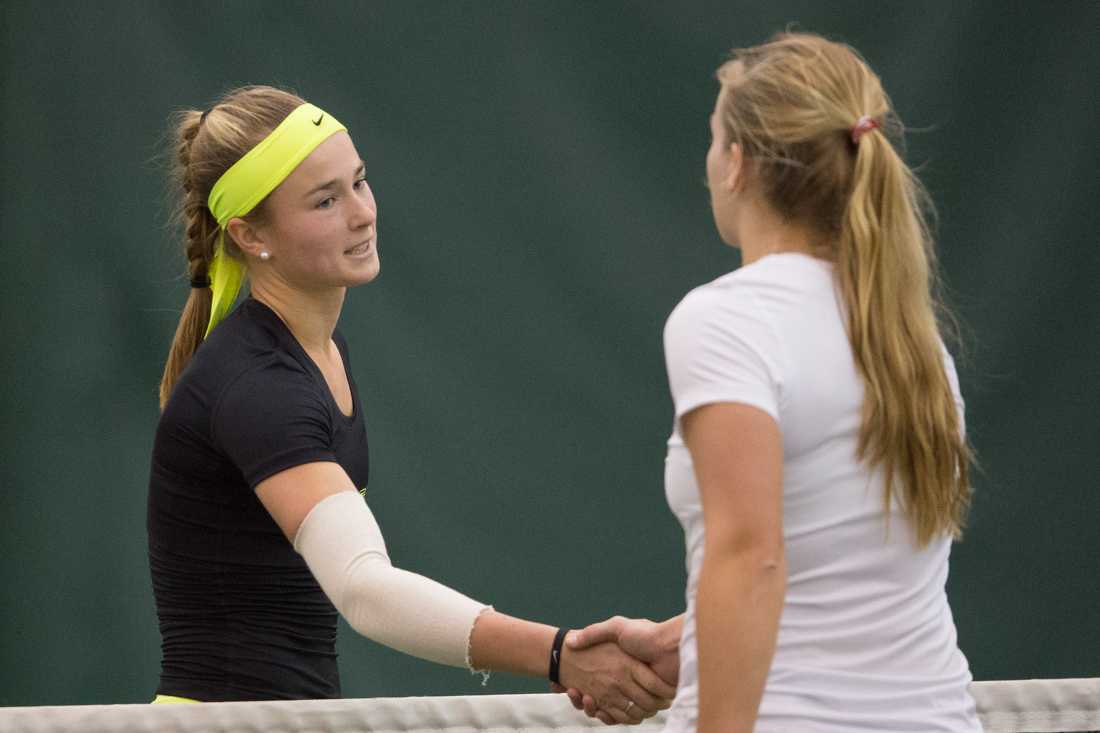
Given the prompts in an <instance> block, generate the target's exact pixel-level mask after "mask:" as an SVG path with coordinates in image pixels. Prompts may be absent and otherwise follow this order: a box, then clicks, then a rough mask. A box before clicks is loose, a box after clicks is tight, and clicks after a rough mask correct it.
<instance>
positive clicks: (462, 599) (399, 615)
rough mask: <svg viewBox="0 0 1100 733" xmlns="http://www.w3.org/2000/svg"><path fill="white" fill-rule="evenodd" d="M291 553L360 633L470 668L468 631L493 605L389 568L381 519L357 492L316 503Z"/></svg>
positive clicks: (403, 649) (426, 655) (424, 655)
mask: <svg viewBox="0 0 1100 733" xmlns="http://www.w3.org/2000/svg"><path fill="white" fill-rule="evenodd" d="M294 549H295V550H297V551H298V553H299V554H300V555H301V556H302V557H303V558H304V559H305V561H306V564H307V565H308V566H309V569H310V570H311V571H312V572H313V575H314V577H315V578H317V582H318V583H319V584H320V585H321V589H322V590H324V591H325V593H326V594H327V595H328V597H329V599H330V600H331V601H332V603H333V605H334V606H336V610H338V611H339V612H340V614H341V615H342V616H343V617H344V618H345V619H346V620H347V622H348V623H349V624H351V627H352V628H353V629H355V630H356V631H358V632H359V633H360V634H362V635H363V636H366V637H368V638H370V639H373V640H374V641H377V642H379V643H381V644H385V645H386V646H389V647H393V648H394V649H397V650H398V651H401V652H405V653H406V654H412V655H413V656H417V657H421V658H423V659H428V660H430V661H433V662H439V663H440V664H449V665H451V666H454V667H466V668H468V669H470V670H471V671H473V667H472V665H471V664H470V657H469V644H470V634H471V633H472V632H473V627H474V623H475V621H476V620H477V617H478V616H479V615H480V614H481V612H482V611H484V610H486V609H487V608H490V607H489V606H486V605H485V604H483V603H478V602H477V601H474V600H472V599H470V598H467V597H466V596H464V595H462V594H461V593H458V592H457V591H454V590H451V589H450V588H448V587H446V586H444V585H441V584H439V583H437V582H435V581H434V580H430V579H428V578H425V577H424V576H422V575H417V574H416V573H410V572H407V571H405V570H400V569H398V568H395V567H393V565H391V564H390V558H389V555H388V554H386V543H385V541H384V540H383V539H382V532H381V530H380V529H379V528H378V522H376V521H375V519H374V514H372V513H371V511H370V509H368V508H367V504H366V502H364V501H363V497H361V496H360V495H359V494H358V493H356V492H354V491H341V492H339V493H337V494H333V495H332V496H327V497H325V498H324V499H322V500H321V501H319V502H317V505H316V506H314V507H313V509H311V510H310V512H309V514H307V515H306V518H305V519H304V520H302V525H301V527H299V528H298V534H296V535H295V537H294Z"/></svg>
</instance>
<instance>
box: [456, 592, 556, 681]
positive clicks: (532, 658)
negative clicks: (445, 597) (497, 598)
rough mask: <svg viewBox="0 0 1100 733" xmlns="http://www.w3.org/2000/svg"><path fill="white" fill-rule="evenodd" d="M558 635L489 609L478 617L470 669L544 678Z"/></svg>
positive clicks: (538, 625)
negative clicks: (555, 636) (552, 647)
mask: <svg viewBox="0 0 1100 733" xmlns="http://www.w3.org/2000/svg"><path fill="white" fill-rule="evenodd" d="M556 632H557V629H555V628H554V627H553V626H547V625H546V624H540V623H535V622H533V621H524V620H523V619H518V618H515V617H513V616H508V615H507V614H503V613H499V612H497V611H494V610H492V609H490V610H488V611H485V612H483V613H482V614H481V616H479V617H478V619H477V622H476V623H475V624H474V629H473V633H472V634H471V635H470V663H471V666H472V667H473V668H474V669H483V670H492V671H494V672H509V673H511V674H519V675H526V676H531V677H545V676H546V674H547V672H548V670H549V666H550V647H551V646H552V644H553V642H554V634H555V633H556Z"/></svg>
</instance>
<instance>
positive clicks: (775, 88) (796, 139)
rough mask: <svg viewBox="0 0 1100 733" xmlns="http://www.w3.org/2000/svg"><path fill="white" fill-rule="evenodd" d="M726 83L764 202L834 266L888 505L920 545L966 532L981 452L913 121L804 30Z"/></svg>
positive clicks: (725, 98)
mask: <svg viewBox="0 0 1100 733" xmlns="http://www.w3.org/2000/svg"><path fill="white" fill-rule="evenodd" d="M718 79H719V81H720V82H721V83H722V86H723V90H724V93H723V94H722V96H721V97H720V98H719V100H720V101H719V109H718V113H719V117H720V120H721V122H722V124H723V127H724V129H725V132H726V133H727V135H728V137H729V139H730V142H731V143H737V144H739V145H741V147H742V151H743V153H744V155H745V157H746V159H747V160H750V161H751V162H752V165H753V171H754V177H755V178H754V180H755V181H756V184H757V185H759V187H760V191H761V193H762V195H763V196H764V198H765V200H767V201H768V203H769V204H770V205H771V206H772V208H774V209H775V210H776V211H777V212H778V213H779V214H780V216H782V217H783V219H784V220H785V221H788V222H792V223H797V224H800V225H802V226H805V227H807V228H809V229H810V230H811V231H814V232H815V234H816V235H817V241H818V242H819V243H820V244H819V247H820V252H818V254H819V255H820V256H823V257H826V258H828V259H831V260H833V262H834V263H835V272H836V281H837V289H838V292H839V294H840V296H841V300H842V303H843V306H844V310H845V314H846V318H847V329H848V337H849V340H850V342H851V347H852V352H853V356H854V358H855V361H856V364H857V366H858V369H859V372H860V374H861V375H862V377H863V381H864V384H865V387H866V389H865V398H864V404H863V418H862V424H861V427H860V432H859V441H858V450H859V457H860V459H861V460H864V461H866V462H867V463H868V465H870V466H872V467H878V468H881V469H882V471H883V473H884V478H885V494H884V496H883V500H884V502H885V504H886V507H887V511H889V507H890V506H891V504H892V502H893V501H894V499H895V495H897V497H898V498H899V499H900V504H901V505H902V506H903V507H904V509H905V511H906V513H907V516H908V518H909V519H910V521H911V523H912V527H913V529H914V533H915V535H916V538H917V542H918V544H919V545H920V546H925V545H927V544H928V542H929V541H930V540H931V539H932V538H933V537H935V536H937V535H940V534H944V533H946V534H950V535H953V536H956V537H958V536H960V534H961V531H962V527H963V525H964V518H965V515H966V509H967V506H968V504H969V499H970V484H969V466H970V463H971V461H972V453H971V449H970V447H969V445H968V444H967V442H966V438H965V436H964V435H963V433H962V430H961V415H959V414H958V410H957V407H956V404H955V400H954V394H953V392H952V389H951V385H950V382H949V381H948V376H947V372H946V367H945V365H944V352H943V344H942V341H941V337H940V327H939V323H938V321H937V315H938V314H944V313H946V309H945V308H944V307H943V306H942V305H941V304H939V303H937V301H936V296H935V293H936V287H935V285H936V283H935V256H934V251H933V246H932V237H931V235H930V232H929V227H928V223H927V216H928V214H929V213H930V212H931V204H930V202H929V199H928V196H927V194H926V192H925V191H924V188H923V187H922V186H921V184H920V182H919V181H918V180H917V179H916V177H915V176H914V175H913V173H912V171H911V170H910V169H909V167H908V166H907V165H906V164H905V162H904V161H903V160H902V159H901V157H900V156H899V155H898V152H897V150H895V148H894V146H893V144H891V141H890V137H896V138H897V139H898V140H899V142H900V139H901V133H902V126H901V123H900V121H899V120H898V119H897V117H896V116H895V115H894V114H893V112H892V110H891V105H890V100H889V98H888V97H887V96H886V93H885V92H884V91H883V89H882V86H881V82H880V81H879V79H878V77H877V76H875V74H874V73H873V72H872V71H871V70H870V68H868V66H867V64H866V63H865V62H864V61H863V59H862V58H861V57H860V56H859V54H858V53H856V51H855V50H854V49H852V48H850V47H848V46H846V45H844V44H840V43H834V42H831V41H828V40H826V39H824V38H821V37H820V36H816V35H813V34H805V33H796V34H781V35H779V36H777V37H775V38H774V39H773V40H772V41H770V42H768V43H766V44H763V45H760V46H756V47H754V48H748V49H741V50H738V51H736V52H735V53H734V57H733V59H732V60H731V61H729V62H727V63H726V64H724V65H723V66H722V67H721V68H720V69H719V70H718ZM872 121H873V122H872ZM899 487H900V490H899Z"/></svg>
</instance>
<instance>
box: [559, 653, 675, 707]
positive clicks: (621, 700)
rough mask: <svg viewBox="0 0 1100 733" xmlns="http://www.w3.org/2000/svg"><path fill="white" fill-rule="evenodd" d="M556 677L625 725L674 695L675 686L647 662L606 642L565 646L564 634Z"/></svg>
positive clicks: (563, 684) (667, 701) (662, 705)
mask: <svg viewBox="0 0 1100 733" xmlns="http://www.w3.org/2000/svg"><path fill="white" fill-rule="evenodd" d="M575 633H576V632H570V634H575ZM559 679H560V680H561V685H562V686H563V687H565V688H573V689H576V690H579V691H580V692H582V693H583V694H585V695H588V696H590V697H591V698H592V699H593V700H594V701H595V703H596V706H597V707H598V708H599V709H601V710H602V711H604V712H605V713H606V714H607V716H609V717H610V718H611V719H612V720H613V721H614V722H616V723H625V724H628V725H632V724H636V723H640V722H641V721H643V720H645V719H646V718H650V717H652V716H654V715H656V714H657V711H658V710H664V709H666V708H668V707H669V705H670V704H671V700H672V698H673V697H674V696H675V695H676V688H675V687H673V686H671V685H669V684H668V683H667V682H665V681H664V680H662V679H661V678H660V677H658V676H657V674H656V673H654V672H653V670H652V669H650V668H649V666H648V665H646V664H645V663H643V662H640V661H638V660H637V659H635V658H634V657H631V656H630V655H628V654H626V653H625V652H623V651H622V649H620V648H619V646H618V645H617V644H613V643H609V642H605V643H600V644H595V645H592V646H588V647H587V648H585V649H573V648H570V647H569V646H568V637H567V639H566V646H565V647H564V648H563V649H562V657H561V666H560V672H559ZM601 719H602V718H601ZM604 722H607V721H606V720H605V721H604Z"/></svg>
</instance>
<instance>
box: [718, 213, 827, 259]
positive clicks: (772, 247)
mask: <svg viewBox="0 0 1100 733" xmlns="http://www.w3.org/2000/svg"><path fill="white" fill-rule="evenodd" d="M745 208H746V209H747V211H743V212H742V215H741V216H740V217H739V221H740V227H739V230H738V232H737V235H738V237H737V246H738V247H739V248H740V250H741V264H742V265H748V264H751V263H753V262H755V261H756V260H758V259H760V258H761V257H764V256H766V255H770V254H775V253H777V252H799V253H801V254H805V255H810V256H814V252H815V250H816V249H818V248H819V247H817V246H815V245H819V244H820V242H819V240H820V237H819V236H818V235H816V234H815V233H813V232H811V231H810V230H809V229H808V228H807V227H804V226H798V225H795V224H791V223H789V222H786V221H784V220H783V219H782V218H780V216H779V215H778V214H776V213H775V212H774V211H773V210H772V209H771V207H770V206H766V205H764V204H762V203H760V202H755V201H754V202H751V203H747V204H746V206H745Z"/></svg>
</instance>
